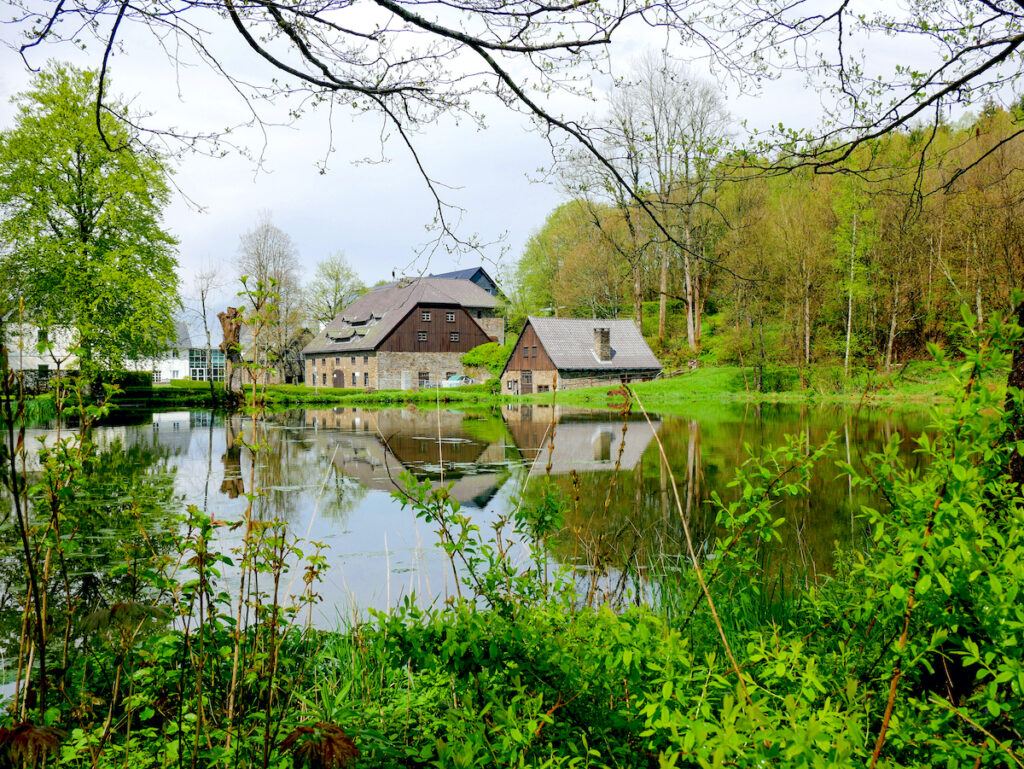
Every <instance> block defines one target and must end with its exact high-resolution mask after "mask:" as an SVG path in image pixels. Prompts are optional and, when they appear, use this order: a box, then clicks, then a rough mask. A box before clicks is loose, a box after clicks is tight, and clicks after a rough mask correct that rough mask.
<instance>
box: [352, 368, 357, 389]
mask: <svg viewBox="0 0 1024 769" xmlns="http://www.w3.org/2000/svg"><path fill="white" fill-rule="evenodd" d="M358 376H359V374H357V373H356V372H355V371H353V372H352V386H353V387H355V386H356V385H357V384H359V380H358V379H356V377H358Z"/></svg>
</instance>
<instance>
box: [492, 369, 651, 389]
mask: <svg viewBox="0 0 1024 769" xmlns="http://www.w3.org/2000/svg"><path fill="white" fill-rule="evenodd" d="M523 373H524V372H522V371H514V370H511V369H509V370H508V371H506V372H505V373H504V374H503V375H502V377H501V391H502V392H503V393H505V394H506V395H515V394H525V391H524V389H523V386H522V381H521V380H522V375H523ZM530 373H532V374H533V386H532V388H531V390H530V392H532V393H536V392H545V390H543V389H541V388H545V387H546V388H547V389H548V390H551V389H554V387H555V384H556V383H557V385H558V389H559V390H575V389H577V388H580V387H619V386H620V385H621V384H622V383H623V382H627V381H628V382H641V381H646V380H648V379H652V378H653V376H654V375H653V374H642V375H641V374H619V373H611V372H609V373H607V374H605V373H603V372H602V373H600V374H598V373H597V372H595V375H593V376H572V377H570V376H565V375H564V374H563V375H559V373H558V372H557V371H538V370H534V371H532V372H530Z"/></svg>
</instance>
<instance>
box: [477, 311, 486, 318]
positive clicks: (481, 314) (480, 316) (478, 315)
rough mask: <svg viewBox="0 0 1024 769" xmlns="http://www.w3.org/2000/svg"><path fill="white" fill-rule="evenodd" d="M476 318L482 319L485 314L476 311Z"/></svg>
mask: <svg viewBox="0 0 1024 769" xmlns="http://www.w3.org/2000/svg"><path fill="white" fill-rule="evenodd" d="M476 316H477V317H478V318H482V317H483V316H484V314H483V313H482V312H480V310H477V311H476Z"/></svg>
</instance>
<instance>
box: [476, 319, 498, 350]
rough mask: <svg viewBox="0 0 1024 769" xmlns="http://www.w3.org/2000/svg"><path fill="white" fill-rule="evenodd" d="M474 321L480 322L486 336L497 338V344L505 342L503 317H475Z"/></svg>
mask: <svg viewBox="0 0 1024 769" xmlns="http://www.w3.org/2000/svg"><path fill="white" fill-rule="evenodd" d="M476 322H477V323H479V324H480V328H482V329H483V330H484V333H485V334H487V336H489V337H491V338H492V339H495V340H497V342H498V344H505V319H504V318H477V319H476Z"/></svg>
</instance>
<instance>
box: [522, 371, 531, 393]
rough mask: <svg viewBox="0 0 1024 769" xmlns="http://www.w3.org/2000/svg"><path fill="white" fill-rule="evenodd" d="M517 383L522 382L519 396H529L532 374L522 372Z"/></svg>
mask: <svg viewBox="0 0 1024 769" xmlns="http://www.w3.org/2000/svg"><path fill="white" fill-rule="evenodd" d="M519 381H520V382H522V387H521V388H520V390H519V392H520V394H521V395H529V394H530V393H532V392H533V372H532V371H524V372H523V373H522V374H521V375H520V378H519Z"/></svg>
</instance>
